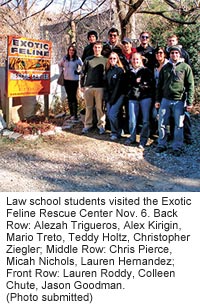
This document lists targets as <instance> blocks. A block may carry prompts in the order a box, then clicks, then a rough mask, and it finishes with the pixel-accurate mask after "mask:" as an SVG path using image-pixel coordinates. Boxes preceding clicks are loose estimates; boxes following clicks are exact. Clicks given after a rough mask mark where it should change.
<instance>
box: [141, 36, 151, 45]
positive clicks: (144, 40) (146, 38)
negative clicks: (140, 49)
mask: <svg viewBox="0 0 200 308" xmlns="http://www.w3.org/2000/svg"><path fill="white" fill-rule="evenodd" d="M140 42H141V44H142V45H148V44H149V34H148V33H142V34H141V35H140Z"/></svg>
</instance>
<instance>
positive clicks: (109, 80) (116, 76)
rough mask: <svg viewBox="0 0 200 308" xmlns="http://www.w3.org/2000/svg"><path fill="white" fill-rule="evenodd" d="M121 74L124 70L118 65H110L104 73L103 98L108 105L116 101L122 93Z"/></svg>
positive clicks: (122, 74)
mask: <svg viewBox="0 0 200 308" xmlns="http://www.w3.org/2000/svg"><path fill="white" fill-rule="evenodd" d="M123 76H124V71H123V69H122V68H121V67H119V66H117V65H116V66H114V67H111V68H110V69H109V70H108V71H107V72H106V75H105V87H104V99H105V101H106V102H109V103H110V105H113V104H115V103H116V101H117V100H118V98H119V97H120V96H121V95H122V94H123V91H124V87H123Z"/></svg>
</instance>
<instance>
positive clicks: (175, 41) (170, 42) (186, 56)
mask: <svg viewBox="0 0 200 308" xmlns="http://www.w3.org/2000/svg"><path fill="white" fill-rule="evenodd" d="M172 46H179V47H180V49H181V58H183V59H184V60H185V63H187V64H189V65H190V66H191V60H190V56H189V54H188V53H187V51H186V50H185V49H183V47H182V46H181V45H179V44H178V37H177V36H176V35H175V34H172V35H170V36H169V37H168V39H167V47H166V53H167V59H169V49H170V48H171V47H172Z"/></svg>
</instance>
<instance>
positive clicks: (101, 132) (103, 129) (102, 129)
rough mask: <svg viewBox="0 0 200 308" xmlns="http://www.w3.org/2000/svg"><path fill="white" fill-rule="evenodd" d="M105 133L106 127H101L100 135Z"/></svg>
mask: <svg viewBox="0 0 200 308" xmlns="http://www.w3.org/2000/svg"><path fill="white" fill-rule="evenodd" d="M103 134H105V128H103V127H100V128H99V135H103Z"/></svg>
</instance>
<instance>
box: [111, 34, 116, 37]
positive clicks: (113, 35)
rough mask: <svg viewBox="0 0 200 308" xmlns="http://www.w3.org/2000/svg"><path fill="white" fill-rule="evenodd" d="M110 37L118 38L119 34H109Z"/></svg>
mask: <svg viewBox="0 0 200 308" xmlns="http://www.w3.org/2000/svg"><path fill="white" fill-rule="evenodd" d="M109 36H110V37H116V36H117V34H109Z"/></svg>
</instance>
